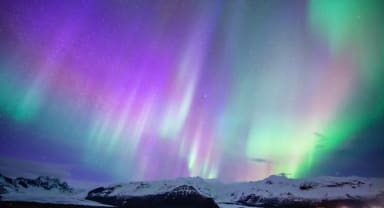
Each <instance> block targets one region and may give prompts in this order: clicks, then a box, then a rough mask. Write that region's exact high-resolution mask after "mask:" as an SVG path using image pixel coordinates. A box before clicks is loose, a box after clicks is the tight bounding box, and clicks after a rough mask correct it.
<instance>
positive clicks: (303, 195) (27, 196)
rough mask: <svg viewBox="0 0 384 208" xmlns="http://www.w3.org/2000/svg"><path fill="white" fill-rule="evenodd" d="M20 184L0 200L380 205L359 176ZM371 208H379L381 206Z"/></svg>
mask: <svg viewBox="0 0 384 208" xmlns="http://www.w3.org/2000/svg"><path fill="white" fill-rule="evenodd" d="M36 180H38V179H36ZM20 181H22V180H21V179H19V181H18V180H17V179H13V181H10V179H9V178H8V179H5V178H4V177H3V176H2V177H0V190H1V189H2V190H3V193H2V192H0V194H1V193H2V194H1V197H2V198H1V200H3V201H29V202H44V203H60V204H79V205H93V206H103V205H102V204H100V203H97V202H93V201H90V200H85V198H90V199H92V198H98V199H104V198H108V199H111V198H112V199H114V200H117V199H131V198H140V197H147V196H161V197H163V198H164V196H165V197H166V196H172V197H174V196H176V197H183V196H191V195H193V194H195V195H196V194H197V195H201V197H203V198H211V199H213V200H214V202H215V203H216V204H217V205H219V206H220V207H225V208H237V207H245V206H253V207H257V206H260V207H261V206H265V205H266V204H273V203H281V202H310V203H316V202H323V201H332V200H356V201H363V200H367V201H371V200H374V201H381V200H382V199H384V179H377V178H361V177H317V178H306V179H289V178H286V177H285V176H276V175H273V176H270V177H268V178H266V179H264V180H261V181H255V182H243V183H222V182H220V181H217V180H205V179H202V178H199V177H192V178H177V179H175V180H159V181H147V182H131V183H126V184H115V185H111V186H107V187H100V188H98V189H94V190H91V191H90V192H87V191H80V190H76V189H74V188H71V187H69V186H63V185H60V184H62V182H60V181H59V180H56V179H55V180H51V182H49V183H51V184H50V186H47V183H40V182H41V180H40V181H39V182H36V181H29V183H28V186H26V187H24V186H21V185H20V184H18V183H19V182H20ZM10 182H11V183H10ZM55 183H56V184H55ZM63 187H64V188H63ZM4 190H5V191H4ZM172 194H173V195H172ZM381 202H382V201H381ZM375 206H376V207H378V208H381V207H384V206H383V205H382V204H378V205H375ZM373 207H374V206H373Z"/></svg>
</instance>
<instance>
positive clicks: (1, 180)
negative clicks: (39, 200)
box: [0, 174, 74, 194]
mask: <svg viewBox="0 0 384 208" xmlns="http://www.w3.org/2000/svg"><path fill="white" fill-rule="evenodd" d="M32 189H36V190H45V191H58V192H63V193H71V192H73V191H74V189H73V188H71V187H70V186H69V185H68V184H67V183H66V182H62V181H60V179H58V178H53V177H47V176H40V177H37V178H36V179H29V178H22V177H19V178H15V179H13V178H9V177H6V176H3V175H1V174H0V194H6V193H13V192H21V193H22V192H25V191H26V190H32Z"/></svg>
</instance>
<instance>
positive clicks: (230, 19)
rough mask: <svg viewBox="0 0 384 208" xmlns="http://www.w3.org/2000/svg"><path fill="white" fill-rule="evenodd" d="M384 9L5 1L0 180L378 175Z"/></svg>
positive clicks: (382, 142) (363, 0) (171, 0)
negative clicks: (45, 177) (18, 178)
mask: <svg viewBox="0 0 384 208" xmlns="http://www.w3.org/2000/svg"><path fill="white" fill-rule="evenodd" d="M383 11H384V3H383V2H382V1H381V0H308V1H304V0H300V1H297V0H289V1H286V0H239V1H235V0H228V1H227V0H122V1H118V0H65V1H63V0H1V1H0V173H2V174H5V175H10V176H30V177H32V176H36V175H52V176H57V177H61V178H63V179H66V180H69V181H77V182H84V183H86V182H90V183H101V182H111V181H128V180H153V179H164V178H175V177H184V176H201V177H203V178H219V179H221V180H224V181H245V180H257V179H261V178H264V177H266V176H268V175H270V174H279V173H285V174H287V176H289V177H294V178H296V177H308V176H319V175H331V176H349V175H357V176H369V177H384V137H383V133H382V132H383V131H384V38H383V37H384V22H383V21H384V12H383Z"/></svg>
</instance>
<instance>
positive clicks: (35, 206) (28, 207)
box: [0, 201, 102, 208]
mask: <svg viewBox="0 0 384 208" xmlns="http://www.w3.org/2000/svg"><path fill="white" fill-rule="evenodd" d="M0 207H1V208H102V207H100V206H83V205H67V204H46V203H36V202H9V201H0Z"/></svg>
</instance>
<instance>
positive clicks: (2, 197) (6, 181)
mask: <svg viewBox="0 0 384 208" xmlns="http://www.w3.org/2000/svg"><path fill="white" fill-rule="evenodd" d="M86 195H87V191H86V190H81V189H75V188H73V187H71V186H69V185H68V183H66V182H64V181H61V180H60V179H58V178H53V177H47V176H40V177H37V178H35V179H30V178H23V177H18V178H10V177H7V176H4V175H1V174H0V201H12V202H37V203H51V204H75V205H91V206H102V205H101V204H99V203H97V202H94V201H89V200H86V199H85V197H86ZM3 206H6V205H4V204H0V207H3ZM23 207H26V205H25V204H23ZM34 207H38V206H36V205H35V206H34ZM40 207H43V206H40ZM50 207H52V206H50Z"/></svg>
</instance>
